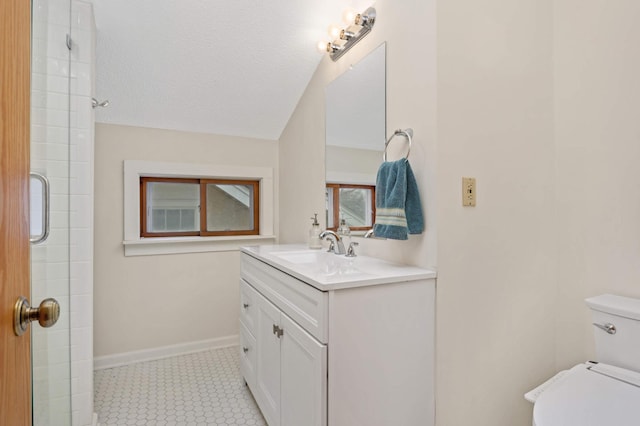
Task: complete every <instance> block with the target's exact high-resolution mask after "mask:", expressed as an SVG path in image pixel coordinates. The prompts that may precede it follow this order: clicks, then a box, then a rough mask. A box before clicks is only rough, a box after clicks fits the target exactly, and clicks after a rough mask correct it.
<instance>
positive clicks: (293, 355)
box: [280, 314, 327, 426]
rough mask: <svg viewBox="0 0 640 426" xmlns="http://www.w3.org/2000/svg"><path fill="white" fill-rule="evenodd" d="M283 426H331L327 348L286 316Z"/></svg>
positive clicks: (282, 346) (282, 347)
mask: <svg viewBox="0 0 640 426" xmlns="http://www.w3.org/2000/svg"><path fill="white" fill-rule="evenodd" d="M280 323H281V324H282V329H283V330H284V333H283V335H282V341H281V343H280V366H281V367H280V368H281V382H280V389H281V392H280V398H281V403H280V405H281V408H280V420H281V426H298V425H306V426H326V425H327V346H326V345H323V344H322V343H320V342H318V341H317V340H316V339H315V338H313V337H312V336H311V335H310V334H309V333H307V332H306V331H305V330H303V329H302V327H300V326H299V325H298V324H296V323H295V322H293V320H292V319H291V318H289V317H288V316H286V315H285V314H282V316H281V317H280Z"/></svg>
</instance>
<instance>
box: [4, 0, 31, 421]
mask: <svg viewBox="0 0 640 426" xmlns="http://www.w3.org/2000/svg"><path fill="white" fill-rule="evenodd" d="M30 39H31V2H30V1H29V0H1V1H0V416H1V417H0V425H3V426H4V425H7V426H9V425H11V426H24V425H29V424H31V363H30V356H29V351H30V340H31V339H30V333H29V332H27V333H25V334H23V335H22V336H21V337H17V336H15V335H14V333H13V305H14V304H15V302H16V300H17V298H18V296H20V295H24V296H26V297H28V296H29V99H30V86H29V83H30V75H31V71H30V44H31V41H30Z"/></svg>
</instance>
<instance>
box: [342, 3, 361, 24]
mask: <svg viewBox="0 0 640 426" xmlns="http://www.w3.org/2000/svg"><path fill="white" fill-rule="evenodd" d="M357 14H358V12H356V10H355V9H353V8H351V7H350V8H348V9H345V11H344V12H342V21H343V22H344V23H345V24H347V25H351V24H353V22H354V20H355V19H356V15H357Z"/></svg>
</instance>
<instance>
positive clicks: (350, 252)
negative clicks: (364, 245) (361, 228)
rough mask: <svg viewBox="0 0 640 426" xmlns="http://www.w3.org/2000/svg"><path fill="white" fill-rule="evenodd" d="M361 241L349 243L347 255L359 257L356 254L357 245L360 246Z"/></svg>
mask: <svg viewBox="0 0 640 426" xmlns="http://www.w3.org/2000/svg"><path fill="white" fill-rule="evenodd" d="M359 245H360V243H356V242H353V243H351V244H349V249H348V250H347V254H345V256H346V257H357V256H358V255H357V254H356V250H355V247H357V246H359Z"/></svg>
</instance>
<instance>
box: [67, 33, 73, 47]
mask: <svg viewBox="0 0 640 426" xmlns="http://www.w3.org/2000/svg"><path fill="white" fill-rule="evenodd" d="M71 46H73V40H72V39H71V34H67V49H69V50H71Z"/></svg>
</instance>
